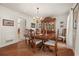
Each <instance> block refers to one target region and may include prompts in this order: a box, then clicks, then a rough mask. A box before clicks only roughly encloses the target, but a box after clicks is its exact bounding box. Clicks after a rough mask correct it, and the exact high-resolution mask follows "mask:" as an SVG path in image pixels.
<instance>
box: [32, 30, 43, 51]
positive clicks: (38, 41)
mask: <svg viewBox="0 0 79 59" xmlns="http://www.w3.org/2000/svg"><path fill="white" fill-rule="evenodd" d="M33 35H34V36H33V39H32V40H33V47H34V49H35V52H36V50H37V48H38V47H39V45H40V44H41V43H42V40H41V39H39V38H36V36H37V35H39V34H36V31H34V33H33Z"/></svg>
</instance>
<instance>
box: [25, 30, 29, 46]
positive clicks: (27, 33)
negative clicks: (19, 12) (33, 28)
mask: <svg viewBox="0 0 79 59" xmlns="http://www.w3.org/2000/svg"><path fill="white" fill-rule="evenodd" d="M24 37H25V42H26V44H27V45H29V42H30V33H29V29H25V32H24Z"/></svg>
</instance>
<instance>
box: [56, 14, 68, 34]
mask: <svg viewBox="0 0 79 59" xmlns="http://www.w3.org/2000/svg"><path fill="white" fill-rule="evenodd" d="M67 16H68V15H67V14H64V15H60V16H56V31H57V30H58V29H59V32H60V34H59V35H61V33H62V28H61V27H60V25H61V24H60V22H64V23H63V25H64V27H63V28H66V25H67Z"/></svg>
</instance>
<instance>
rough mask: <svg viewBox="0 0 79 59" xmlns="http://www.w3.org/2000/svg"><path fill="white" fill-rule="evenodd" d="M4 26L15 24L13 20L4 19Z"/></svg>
mask: <svg viewBox="0 0 79 59" xmlns="http://www.w3.org/2000/svg"><path fill="white" fill-rule="evenodd" d="M3 26H14V21H13V20H8V19H3Z"/></svg>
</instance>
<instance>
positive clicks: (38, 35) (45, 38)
mask: <svg viewBox="0 0 79 59" xmlns="http://www.w3.org/2000/svg"><path fill="white" fill-rule="evenodd" d="M31 37H32V38H36V39H40V40H49V39H51V40H55V35H54V34H47V35H46V34H35V35H32V36H31Z"/></svg>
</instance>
